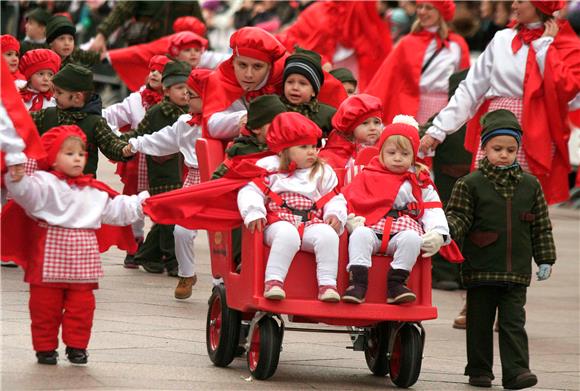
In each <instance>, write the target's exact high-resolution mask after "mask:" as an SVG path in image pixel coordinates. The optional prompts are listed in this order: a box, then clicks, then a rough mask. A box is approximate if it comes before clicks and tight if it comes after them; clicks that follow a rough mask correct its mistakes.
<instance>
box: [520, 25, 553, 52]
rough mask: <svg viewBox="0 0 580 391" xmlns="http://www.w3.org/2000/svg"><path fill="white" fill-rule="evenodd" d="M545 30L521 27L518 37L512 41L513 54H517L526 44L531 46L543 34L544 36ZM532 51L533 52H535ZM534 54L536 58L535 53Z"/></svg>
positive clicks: (543, 28) (542, 28)
mask: <svg viewBox="0 0 580 391" xmlns="http://www.w3.org/2000/svg"><path fill="white" fill-rule="evenodd" d="M545 30H546V29H545V27H543V26H542V27H541V28H537V29H529V28H527V27H526V26H521V27H520V29H519V30H518V32H517V34H516V36H515V37H514V39H513V40H512V52H513V53H517V52H518V50H520V48H521V47H522V46H523V45H524V44H526V45H529V44H531V43H532V41H535V40H536V39H538V38H540V37H541V36H542V34H544V31H545ZM530 51H531V52H533V50H530ZM533 54H534V56H535V53H533Z"/></svg>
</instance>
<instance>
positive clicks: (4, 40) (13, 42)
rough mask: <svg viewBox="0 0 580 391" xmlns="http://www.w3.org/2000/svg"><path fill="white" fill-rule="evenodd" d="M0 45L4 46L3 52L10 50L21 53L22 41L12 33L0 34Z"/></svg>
mask: <svg viewBox="0 0 580 391" xmlns="http://www.w3.org/2000/svg"><path fill="white" fill-rule="evenodd" d="M0 46H2V54H4V53H6V52H8V51H10V50H14V51H16V52H17V53H20V42H18V40H17V39H16V38H14V37H13V36H12V35H10V34H4V35H1V36H0Z"/></svg>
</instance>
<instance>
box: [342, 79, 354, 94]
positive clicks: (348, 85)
mask: <svg viewBox="0 0 580 391" xmlns="http://www.w3.org/2000/svg"><path fill="white" fill-rule="evenodd" d="M342 85H343V87H344V89H345V90H346V94H347V95H348V96H351V95H355V94H356V86H355V85H354V83H353V82H350V81H345V82H343V83H342Z"/></svg>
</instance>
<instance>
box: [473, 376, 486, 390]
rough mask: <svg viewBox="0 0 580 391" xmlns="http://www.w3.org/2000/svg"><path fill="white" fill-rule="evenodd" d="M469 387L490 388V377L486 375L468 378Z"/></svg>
mask: <svg viewBox="0 0 580 391" xmlns="http://www.w3.org/2000/svg"><path fill="white" fill-rule="evenodd" d="M469 385H470V386H474V387H485V388H490V387H491V377H489V376H486V375H479V376H469Z"/></svg>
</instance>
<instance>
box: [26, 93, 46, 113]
mask: <svg viewBox="0 0 580 391" xmlns="http://www.w3.org/2000/svg"><path fill="white" fill-rule="evenodd" d="M20 96H21V97H22V100H23V101H24V102H26V103H28V102H30V101H32V106H30V109H28V111H29V112H31V113H32V112H34V111H40V110H42V104H43V102H44V99H46V100H50V98H52V92H50V91H46V92H40V91H32V90H29V89H28V88H25V89H23V90H20Z"/></svg>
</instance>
